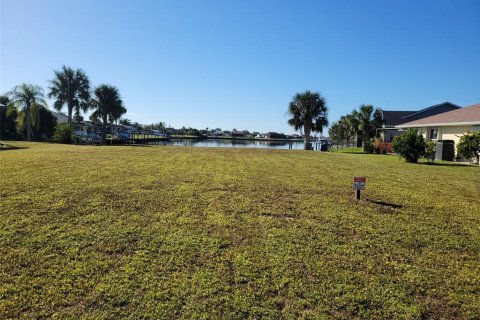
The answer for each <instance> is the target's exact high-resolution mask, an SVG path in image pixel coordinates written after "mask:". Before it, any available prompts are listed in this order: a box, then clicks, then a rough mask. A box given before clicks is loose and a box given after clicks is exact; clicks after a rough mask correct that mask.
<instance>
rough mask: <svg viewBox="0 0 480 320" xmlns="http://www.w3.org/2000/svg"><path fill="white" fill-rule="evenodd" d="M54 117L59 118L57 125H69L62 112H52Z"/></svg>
mask: <svg viewBox="0 0 480 320" xmlns="http://www.w3.org/2000/svg"><path fill="white" fill-rule="evenodd" d="M51 112H52V115H53V116H54V117H55V118H57V123H67V122H68V117H67V116H66V115H64V114H63V113H60V112H55V111H51Z"/></svg>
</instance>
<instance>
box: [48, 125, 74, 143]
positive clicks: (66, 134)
mask: <svg viewBox="0 0 480 320" xmlns="http://www.w3.org/2000/svg"><path fill="white" fill-rule="evenodd" d="M53 141H55V142H58V143H68V144H71V143H73V142H74V141H75V133H74V132H73V128H72V126H71V125H70V124H68V123H60V124H59V125H57V127H56V128H55V134H54V135H53Z"/></svg>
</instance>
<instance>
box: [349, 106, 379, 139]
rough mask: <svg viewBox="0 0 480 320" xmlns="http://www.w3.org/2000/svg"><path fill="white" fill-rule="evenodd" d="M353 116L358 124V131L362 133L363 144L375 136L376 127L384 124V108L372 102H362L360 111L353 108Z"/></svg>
mask: <svg viewBox="0 0 480 320" xmlns="http://www.w3.org/2000/svg"><path fill="white" fill-rule="evenodd" d="M352 116H353V118H354V119H355V121H356V123H357V124H358V127H357V128H356V129H357V130H356V131H357V133H358V134H359V135H361V137H362V143H363V144H364V143H365V142H366V141H367V140H369V139H370V138H373V137H375V135H376V129H377V128H380V127H381V126H382V125H383V115H382V110H381V109H379V108H374V107H373V106H372V105H370V104H369V105H365V104H362V105H361V106H360V107H359V108H358V111H357V110H353V112H352Z"/></svg>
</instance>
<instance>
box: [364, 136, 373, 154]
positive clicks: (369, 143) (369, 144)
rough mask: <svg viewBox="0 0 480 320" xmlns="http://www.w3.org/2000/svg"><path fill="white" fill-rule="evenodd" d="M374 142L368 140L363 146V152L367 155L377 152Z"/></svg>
mask: <svg viewBox="0 0 480 320" xmlns="http://www.w3.org/2000/svg"><path fill="white" fill-rule="evenodd" d="M373 142H374V139H368V140H367V141H365V143H364V144H363V151H365V152H366V153H373V152H374V151H375V148H374V146H373Z"/></svg>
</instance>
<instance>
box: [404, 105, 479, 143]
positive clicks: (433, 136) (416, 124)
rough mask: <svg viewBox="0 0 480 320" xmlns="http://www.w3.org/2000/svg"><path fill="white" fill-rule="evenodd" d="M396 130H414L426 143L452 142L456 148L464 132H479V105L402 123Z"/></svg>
mask: <svg viewBox="0 0 480 320" xmlns="http://www.w3.org/2000/svg"><path fill="white" fill-rule="evenodd" d="M396 128H398V129H408V128H416V129H418V130H419V131H420V132H421V133H422V134H423V136H424V137H425V139H426V140H427V141H438V140H453V141H454V142H455V146H456V145H457V144H458V143H459V142H460V137H461V136H462V135H464V134H465V133H466V132H468V131H470V132H471V131H478V132H480V103H479V104H475V105H473V106H469V107H465V108H461V109H457V110H453V111H449V112H444V113H441V114H437V115H434V116H430V117H426V118H422V119H418V120H415V121H410V122H406V123H402V124H399V125H397V126H396Z"/></svg>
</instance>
